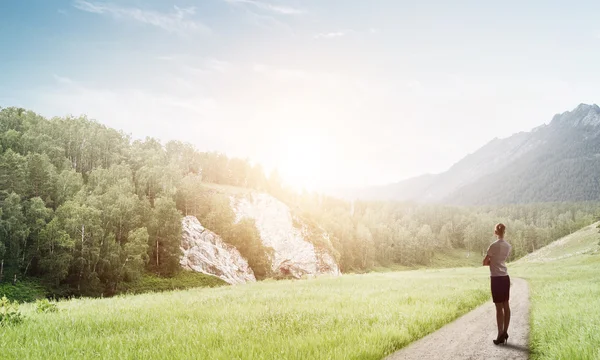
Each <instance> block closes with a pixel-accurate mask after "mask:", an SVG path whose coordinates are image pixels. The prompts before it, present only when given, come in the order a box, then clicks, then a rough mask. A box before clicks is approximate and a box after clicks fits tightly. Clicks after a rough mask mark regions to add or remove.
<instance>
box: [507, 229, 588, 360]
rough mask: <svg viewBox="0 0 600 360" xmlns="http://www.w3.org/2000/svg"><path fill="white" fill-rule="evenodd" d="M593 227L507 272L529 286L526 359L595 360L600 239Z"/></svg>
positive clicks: (533, 256)
mask: <svg viewBox="0 0 600 360" xmlns="http://www.w3.org/2000/svg"><path fill="white" fill-rule="evenodd" d="M596 225H597V224H594V225H593V226H589V227H587V228H584V229H582V230H581V231H579V232H576V233H574V234H572V235H569V236H567V237H565V238H564V239H562V240H559V241H557V242H555V243H553V244H551V245H550V246H548V247H547V248H546V249H540V250H539V251H538V252H537V253H533V254H531V255H529V256H528V257H527V258H524V259H522V260H521V261H518V262H516V263H515V264H514V266H513V269H512V273H513V274H515V275H517V276H519V277H522V278H524V279H526V280H527V281H528V282H529V286H530V293H531V318H530V321H531V334H530V347H531V358H532V359H557V360H560V359H564V360H571V359H590V360H592V359H600V246H599V243H598V242H599V241H600V235H599V234H598V229H597V228H596ZM555 259H558V260H555Z"/></svg>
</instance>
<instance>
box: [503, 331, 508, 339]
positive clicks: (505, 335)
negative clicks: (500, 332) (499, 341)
mask: <svg viewBox="0 0 600 360" xmlns="http://www.w3.org/2000/svg"><path fill="white" fill-rule="evenodd" d="M504 340H508V333H507V332H505V333H504Z"/></svg>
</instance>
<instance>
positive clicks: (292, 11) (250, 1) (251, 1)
mask: <svg viewBox="0 0 600 360" xmlns="http://www.w3.org/2000/svg"><path fill="white" fill-rule="evenodd" d="M223 1H225V2H227V3H230V4H242V5H244V4H247V5H251V6H254V7H256V8H258V9H261V10H266V11H270V12H274V13H277V14H282V15H300V14H304V13H306V11H305V10H303V9H298V8H293V7H289V6H282V5H275V4H270V3H265V2H262V1H258V0H223Z"/></svg>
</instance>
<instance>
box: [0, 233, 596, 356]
mask: <svg viewBox="0 0 600 360" xmlns="http://www.w3.org/2000/svg"><path fill="white" fill-rule="evenodd" d="M598 239H600V235H598V234H597V229H596V228H595V227H588V228H585V229H583V230H581V231H580V232H577V233H574V234H572V235H570V236H569V237H567V238H565V239H564V240H561V241H559V242H557V243H555V244H553V245H552V247H551V248H549V249H540V250H539V253H534V254H532V255H530V256H528V257H527V258H524V259H522V260H520V261H517V262H515V263H512V264H510V270H509V271H510V273H511V275H513V276H519V277H522V278H525V279H527V281H528V282H529V284H530V292H531V302H532V305H531V318H530V321H531V337H530V347H531V358H532V359H565V360H566V359H598V358H600V352H599V350H598V346H597V345H598V344H600V281H599V280H600V277H599V276H598V274H599V271H598V270H600V252H599V249H600V246H598V244H597V242H598ZM557 259H558V260H557ZM213 285H217V284H213ZM489 296H490V295H489V285H488V273H487V269H486V268H483V267H476V268H474V267H470V268H453V269H430V270H412V271H398V272H381V273H369V274H354V275H344V276H342V277H338V278H318V279H311V280H298V281H292V280H287V281H263V282H259V283H254V284H247V285H241V286H220V287H214V288H196V289H191V290H183V291H167V292H161V293H145V294H141V295H121V296H117V297H113V298H106V299H90V298H82V299H73V300H68V301H61V302H59V303H57V307H58V311H57V312H48V313H44V312H38V311H36V310H37V309H36V305H35V304H33V303H29V304H25V305H21V308H20V310H21V312H22V314H23V316H24V320H23V321H22V322H21V323H20V324H16V325H8V326H0V349H1V355H2V356H1V358H2V359H40V358H43V359H65V358H77V359H100V358H102V359H108V358H113V359H149V358H152V359H167V358H168V359H201V358H206V359H284V358H285V359H381V358H383V357H384V356H386V355H388V354H390V353H392V352H394V351H396V350H398V349H400V348H402V347H404V346H406V345H407V344H409V343H410V342H412V341H414V340H417V339H419V338H421V337H423V336H425V335H426V334H428V333H430V332H432V331H435V330H436V329H438V328H440V327H441V326H443V325H444V324H446V323H448V322H450V321H452V320H453V319H455V318H457V317H459V316H460V315H462V314H464V313H466V312H468V311H470V310H472V309H473V308H475V307H476V306H478V305H480V304H482V303H483V302H485V301H488V300H489Z"/></svg>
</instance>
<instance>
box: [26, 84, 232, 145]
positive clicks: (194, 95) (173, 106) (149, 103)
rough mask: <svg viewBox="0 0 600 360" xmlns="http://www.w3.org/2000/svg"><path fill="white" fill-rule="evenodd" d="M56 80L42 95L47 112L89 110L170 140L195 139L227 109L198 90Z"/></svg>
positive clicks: (119, 124) (118, 126) (93, 115)
mask: <svg viewBox="0 0 600 360" xmlns="http://www.w3.org/2000/svg"><path fill="white" fill-rule="evenodd" d="M54 78H55V80H56V85H54V86H53V87H51V88H48V89H46V88H44V89H40V91H39V92H38V93H37V94H38V95H37V96H38V97H39V98H38V103H39V105H40V110H42V111H43V113H45V114H47V115H51V116H54V115H63V114H67V113H70V114H88V115H89V116H90V118H94V119H98V120H100V121H101V122H103V123H105V124H106V125H108V126H111V127H114V128H116V129H120V130H123V131H125V132H126V133H133V134H134V135H137V137H138V138H143V137H145V136H153V137H157V138H161V139H162V140H169V139H175V138H181V137H183V139H182V140H184V141H193V140H194V136H195V134H197V133H198V131H199V129H202V128H206V127H207V126H209V124H210V122H211V121H218V120H219V119H220V113H222V112H223V109H220V107H219V103H218V102H217V100H216V99H215V98H213V97H210V96H205V95H203V94H202V93H201V92H200V91H194V90H193V89H186V91H183V92H180V93H175V92H173V91H169V90H157V91H149V90H144V89H140V88H105V87H98V86H90V85H89V84H85V83H82V82H79V81H76V80H73V79H70V78H68V77H64V76H60V75H54ZM165 119H169V120H168V121H167V120H165ZM181 129H187V130H186V131H181ZM214 146H216V145H214Z"/></svg>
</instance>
